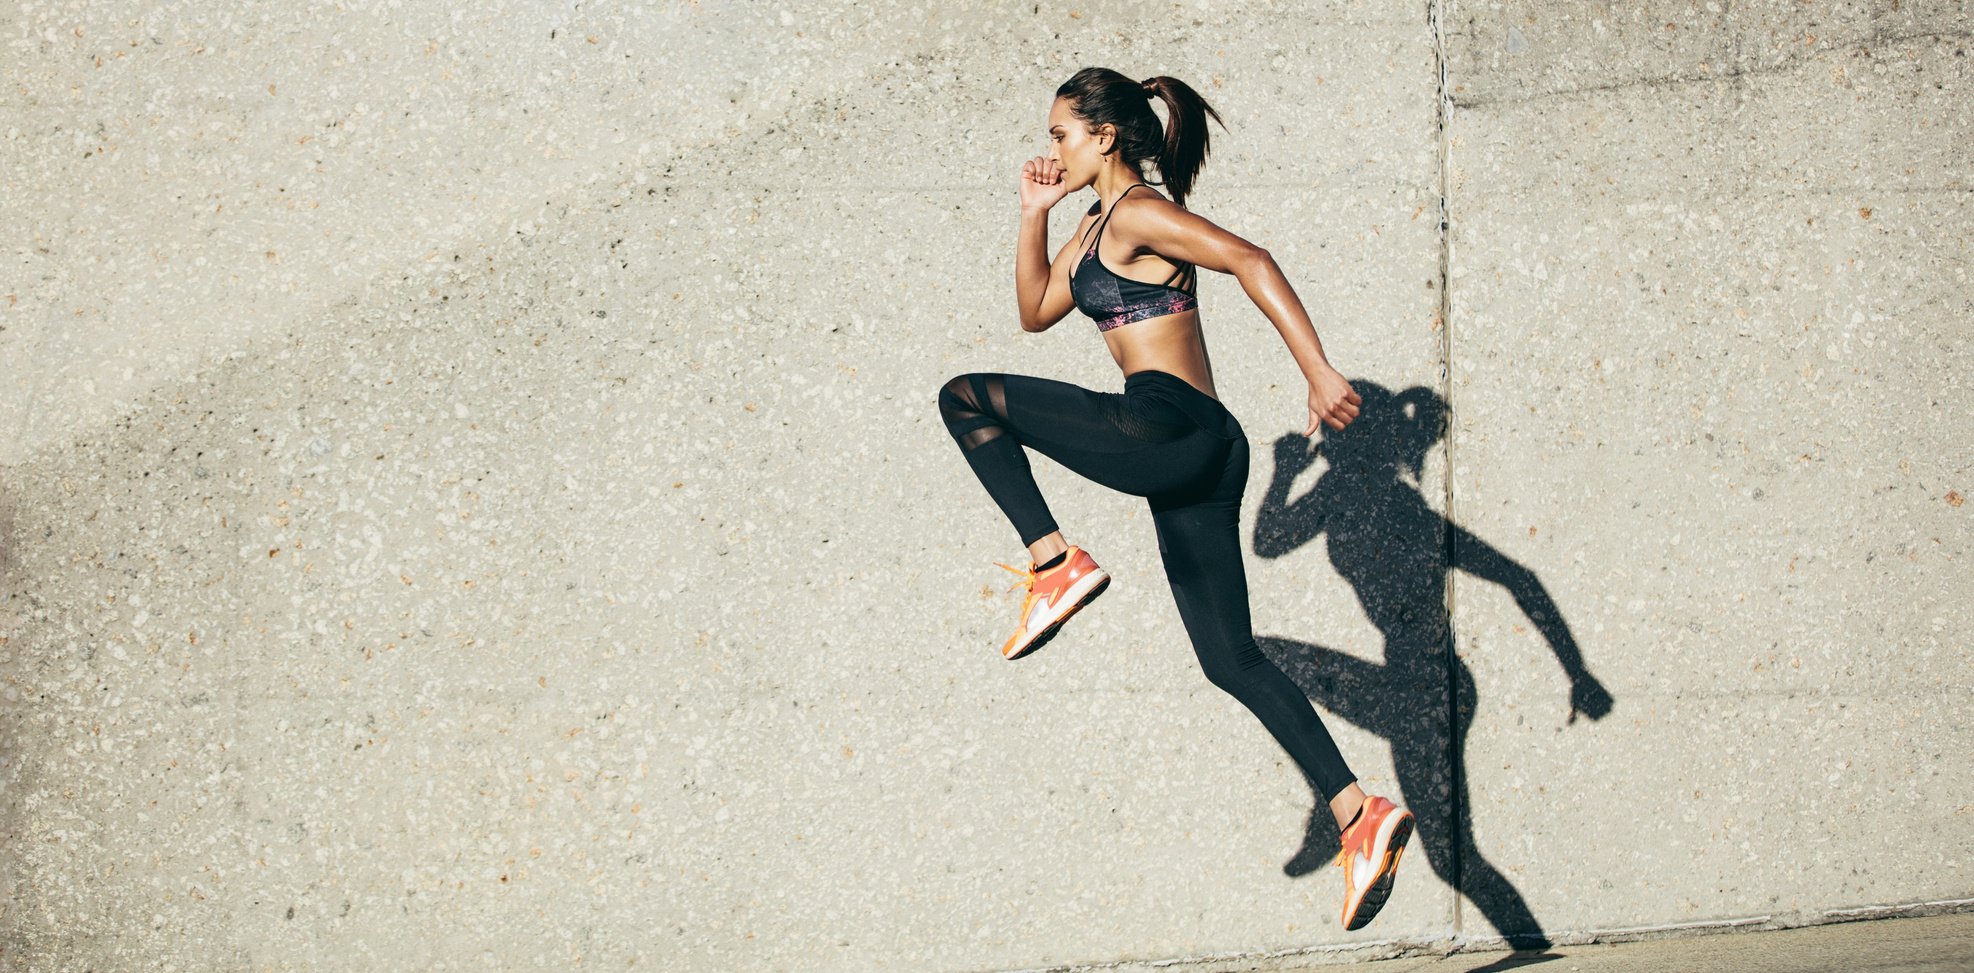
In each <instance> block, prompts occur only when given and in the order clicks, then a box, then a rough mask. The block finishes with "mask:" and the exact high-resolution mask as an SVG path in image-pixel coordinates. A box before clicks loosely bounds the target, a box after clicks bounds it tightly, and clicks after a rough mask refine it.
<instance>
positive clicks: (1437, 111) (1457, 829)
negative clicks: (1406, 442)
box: [1426, 0, 1468, 937]
mask: <svg viewBox="0 0 1974 973" xmlns="http://www.w3.org/2000/svg"><path fill="white" fill-rule="evenodd" d="M1446 3H1447V0H1427V3H1426V26H1427V28H1428V29H1429V30H1430V31H1431V33H1432V44H1433V67H1434V69H1435V70H1436V72H1437V74H1438V78H1437V79H1436V85H1437V89H1436V92H1435V94H1436V97H1435V98H1434V102H1435V105H1434V121H1435V123H1436V126H1437V129H1438V136H1439V154H1438V156H1437V165H1438V172H1437V173H1436V175H1437V177H1438V182H1439V341H1440V345H1439V350H1440V368H1441V372H1440V390H1439V395H1440V401H1441V402H1442V403H1443V404H1444V406H1445V408H1444V410H1443V411H1442V412H1441V413H1440V414H1441V416H1442V417H1443V421H1444V422H1445V423H1446V426H1445V428H1444V430H1443V433H1444V435H1445V437H1446V468H1445V470H1444V471H1443V473H1442V477H1443V482H1442V486H1441V490H1442V496H1441V499H1442V504H1443V507H1444V509H1445V511H1446V513H1445V515H1444V520H1443V521H1442V524H1443V527H1442V533H1441V540H1440V543H1441V545H1442V564H1443V570H1444V571H1445V572H1446V575H1445V576H1446V604H1445V606H1444V610H1445V613H1446V615H1445V617H1446V638H1445V642H1444V648H1443V652H1444V659H1443V662H1444V664H1445V666H1446V767H1447V775H1448V778H1449V780H1450V781H1451V782H1452V792H1453V796H1454V800H1453V801H1452V802H1451V803H1452V822H1451V824H1452V833H1451V834H1449V835H1447V836H1446V840H1447V843H1448V844H1449V845H1451V846H1452V855H1451V856H1450V857H1451V858H1452V873H1453V875H1452V878H1453V909H1452V912H1453V915H1452V920H1453V935H1454V936H1455V937H1458V936H1459V935H1460V933H1461V916H1460V911H1461V910H1460V901H1461V898H1462V892H1461V890H1462V889H1464V888H1465V887H1466V884H1467V883H1466V870H1465V868H1466V863H1465V861H1463V860H1462V856H1461V849H1462V847H1463V846H1464V845H1465V844H1466V842H1465V841H1463V840H1462V839H1461V836H1462V835H1464V834H1466V833H1467V832H1466V828H1467V817H1468V815H1467V808H1466V806H1465V803H1464V801H1463V800H1462V798H1463V797H1464V796H1465V795H1466V793H1467V787H1466V780H1465V776H1466V773H1465V768H1464V767H1463V766H1462V762H1461V759H1460V755H1461V754H1462V753H1463V752H1464V751H1465V746H1464V741H1462V740H1461V739H1460V736H1459V734H1460V687H1459V684H1458V683H1457V682H1456V681H1455V680H1454V678H1453V674H1454V673H1455V672H1456V671H1458V666H1459V664H1460V660H1459V659H1458V658H1457V657H1456V656H1457V646H1456V645H1455V643H1454V632H1453V606H1454V594H1455V591H1454V586H1455V584H1456V582H1457V581H1458V579H1459V576H1460V572H1459V571H1458V570H1456V567H1457V565H1458V561H1457V558H1458V556H1459V551H1458V550H1457V549H1456V547H1455V546H1454V543H1453V525H1454V523H1455V520H1454V511H1453V428H1454V427H1453V299H1452V297H1451V296H1450V294H1449V293H1448V286H1449V285H1450V284H1451V283H1452V274H1451V270H1452V251H1453V239H1452V216H1451V211H1450V209H1449V207H1448V205H1447V198H1446V192H1447V169H1448V168H1449V165H1448V156H1449V142H1448V139H1447V126H1448V124H1449V123H1450V122H1451V121H1452V116H1453V95H1452V91H1451V89H1450V88H1449V87H1448V85H1447V83H1446V82H1447V77H1446V74H1447V72H1446V37H1445V14H1446Z"/></svg>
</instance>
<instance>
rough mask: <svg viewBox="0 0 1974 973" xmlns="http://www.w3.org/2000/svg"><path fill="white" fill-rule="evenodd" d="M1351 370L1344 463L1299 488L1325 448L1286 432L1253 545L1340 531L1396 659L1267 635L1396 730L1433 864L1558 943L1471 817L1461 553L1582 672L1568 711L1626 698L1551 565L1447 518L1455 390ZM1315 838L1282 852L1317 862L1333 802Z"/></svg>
mask: <svg viewBox="0 0 1974 973" xmlns="http://www.w3.org/2000/svg"><path fill="white" fill-rule="evenodd" d="M1351 385H1352V388H1354V389H1355V390H1356V391H1357V393H1358V394H1359V395H1360V396H1362V397H1363V405H1362V411H1361V412H1360V414H1359V415H1358V417H1357V419H1356V420H1354V421H1353V422H1351V424H1350V425H1349V426H1348V427H1347V428H1346V429H1344V430H1343V431H1341V432H1337V431H1334V430H1328V429H1326V430H1325V435H1324V437H1323V439H1322V442H1321V444H1320V448H1321V450H1322V452H1323V453H1324V455H1325V456H1326V457H1327V458H1328V460H1329V469H1328V470H1326V471H1324V472H1323V473H1322V474H1321V476H1320V477H1319V478H1318V479H1317V481H1316V483H1315V485H1314V486H1313V487H1311V488H1310V489H1309V491H1308V492H1307V493H1304V494H1303V495H1302V496H1300V497H1297V498H1294V499H1290V497H1289V490H1290V488H1291V486H1292V484H1293V483H1294V481H1295V478H1296V476H1297V475H1298V474H1300V473H1302V472H1303V471H1304V470H1307V469H1308V468H1309V467H1310V465H1311V464H1312V462H1313V461H1314V450H1312V449H1311V447H1310V441H1309V439H1308V438H1307V437H1304V436H1302V435H1301V434H1299V433H1291V434H1288V435H1284V436H1282V437H1280V438H1278V439H1276V440H1275V443H1274V447H1275V474H1274V480H1273V482H1272V483H1270V484H1269V487H1268V492H1267V494H1266V496H1264V497H1263V499H1262V503H1261V511H1260V513H1259V515H1258V517H1257V519H1256V522H1255V527H1254V550H1255V553H1256V554H1257V555H1259V556H1261V557H1264V558H1277V557H1281V556H1283V555H1285V554H1288V553H1289V552H1291V551H1294V550H1295V549H1297V548H1299V547H1301V546H1302V545H1304V544H1306V543H1309V542H1310V541H1313V540H1315V539H1316V538H1317V537H1318V536H1324V535H1327V537H1328V541H1329V555H1330V563H1331V564H1332V565H1334V566H1335V567H1336V570H1337V572H1338V573H1339V574H1341V575H1343V577H1344V579H1345V580H1346V581H1348V582H1350V586H1351V589H1352V590H1353V591H1355V592H1356V594H1357V600H1358V603H1359V604H1361V605H1362V606H1363V608H1364V613H1365V615H1366V616H1367V617H1368V618H1369V619H1370V620H1371V623H1372V624H1373V625H1376V626H1377V628H1378V631H1379V632H1380V633H1381V634H1382V635H1383V636H1384V658H1385V661H1384V663H1383V664H1382V665H1379V664H1375V663H1370V662H1365V661H1363V660H1361V659H1358V658H1356V657H1355V656H1352V655H1348V654H1345V653H1343V652H1339V651H1337V650H1335V649H1331V648H1328V647H1325V646H1321V645H1316V644H1313V643H1309V642H1302V641H1298V640H1294V639H1286V638H1275V637H1267V636H1260V637H1257V638H1256V641H1257V642H1258V643H1259V644H1260V646H1261V650H1262V651H1263V652H1264V653H1266V654H1267V655H1268V657H1269V658H1270V659H1271V660H1272V661H1274V662H1275V664H1276V665H1278V666H1280V667H1281V669H1282V671H1283V672H1285V673H1288V675H1289V678H1291V679H1293V680H1295V682H1296V685H1297V686H1299V687H1301V689H1302V691H1303V692H1304V693H1306V694H1307V695H1308V696H1309V697H1310V698H1311V699H1312V700H1313V701H1315V703H1316V705H1318V706H1320V707H1322V708H1323V709H1324V710H1326V711H1328V712H1330V713H1334V714H1336V715H1337V716H1340V717H1342V718H1343V719H1346V720H1349V721H1350V722H1352V723H1354V724H1356V725H1357V726H1360V727H1363V728H1364V729H1366V730H1369V731H1371V732H1373V733H1376V734H1378V735H1379V736H1382V737H1384V738H1385V739H1386V740H1389V741H1390V742H1391V747H1392V755H1393V758H1394V759H1393V764H1394V767H1395V768H1396V771H1397V775H1398V787H1399V790H1400V791H1401V792H1402V794H1403V803H1404V804H1405V805H1406V806H1407V807H1408V808H1410V809H1411V811H1412V813H1413V815H1414V816H1415V817H1416V819H1417V820H1418V822H1419V827H1418V832H1417V835H1416V838H1415V840H1416V841H1419V842H1423V843H1424V845H1425V848H1426V857H1427V859H1428V860H1429V861H1430V862H1431V863H1432V869H1433V871H1434V873H1436V874H1437V875H1439V877H1440V878H1441V879H1442V880H1443V881H1445V882H1446V883H1447V884H1448V885H1450V886H1452V887H1453V888H1455V889H1457V890H1459V891H1460V893H1461V894H1463V895H1465V896H1466V897H1467V898H1468V900H1469V901H1471V902H1473V904H1474V905H1475V906H1476V907H1477V908H1479V909H1480V910H1481V913H1482V914H1483V915H1485V916H1486V917H1487V919H1488V921H1489V922H1490V923H1492V924H1493V926H1494V928H1495V929H1496V930H1497V931H1499V932H1500V934H1501V935H1502V936H1503V937H1504V938H1505V939H1507V941H1508V944H1509V946H1510V947H1511V948H1513V949H1517V950H1524V949H1536V950H1541V949H1546V948H1548V946H1549V938H1548V936H1547V935H1546V934H1545V933H1544V932H1543V930H1542V925H1541V923H1539V922H1538V921H1537V920H1536V918H1535V916H1534V914H1533V913H1531V912H1530V911H1529V908H1528V903H1527V902H1525V901H1524V900H1523V899H1522V895H1521V893H1520V892H1519V891H1517V890H1516V889H1515V886H1514V885H1513V884H1512V883H1510V882H1509V881H1508V879H1507V878H1506V877H1505V876H1503V875H1502V874H1501V872H1500V871H1499V870H1498V869H1496V868H1495V867H1494V866H1493V865H1492V864H1490V863H1489V862H1488V861H1487V859H1486V857H1485V856H1483V855H1482V854H1481V853H1480V851H1479V849H1478V848H1476V847H1475V845H1474V840H1473V831H1472V828H1471V826H1470V825H1469V824H1468V822H1467V816H1466V809H1467V807H1468V803H1467V783H1466V780H1467V775H1466V772H1465V769H1466V768H1465V764H1466V755H1465V741H1466V738H1467V729H1468V727H1469V726H1470V725H1471V724H1472V722H1473V714H1474V705H1475V699H1474V680H1473V676H1472V674H1471V673H1470V672H1469V671H1468V670H1467V667H1466V665H1465V664H1464V663H1462V662H1461V661H1460V658H1459V656H1458V655H1457V654H1455V653H1454V652H1453V651H1451V647H1452V641H1451V638H1450V636H1451V626H1450V624H1449V620H1448V618H1447V616H1446V609H1445V604H1446V602H1445V593H1446V577H1447V570H1448V568H1449V567H1452V568H1457V569H1459V570H1462V571H1466V572H1468V573H1469V574H1472V575H1474V576H1475V577H1478V578H1481V579H1483V580H1486V581H1492V582H1494V583H1496V584H1499V585H1501V586H1502V587H1503V588H1505V589H1507V591H1508V592H1509V593H1510V594H1511V595H1512V596H1513V597H1514V599H1515V603H1516V605H1518V606H1519V607H1520V608H1521V610H1522V611H1523V613H1525V614H1526V615H1527V616H1528V617H1529V619H1530V620H1531V621H1532V622H1534V624H1535V626H1536V628H1537V629H1538V630H1539V631H1540V632H1541V633H1542V635H1543V637H1544V638H1545V639H1547V640H1548V642H1549V645H1550V647H1551V649H1552V650H1554V652H1555V653H1556V658H1557V660H1558V661H1559V662H1560V663H1561V664H1562V667H1563V670H1564V671H1565V672H1566V673H1568V675H1569V678H1570V685H1571V689H1570V712H1569V718H1568V721H1569V722H1572V723H1573V722H1575V721H1576V716H1577V714H1578V713H1583V714H1585V715H1587V716H1589V717H1590V718H1591V719H1601V718H1602V717H1603V716H1604V715H1605V714H1607V713H1609V712H1610V710H1611V698H1610V696H1609V694H1607V693H1606V692H1605V691H1604V687H1603V686H1602V685H1600V684H1599V683H1598V682H1597V679H1596V677H1594V676H1592V675H1591V674H1590V672H1589V670H1588V669H1586V668H1585V667H1584V664H1583V657H1582V654H1581V653H1580V652H1579V651H1578V650H1577V645H1576V639H1575V638H1574V637H1572V636H1571V634H1570V630H1569V626H1568V625H1566V624H1565V623H1564V621H1563V616H1562V613H1561V612H1560V611H1558V610H1557V608H1556V604H1555V602H1554V601H1553V600H1551V599H1550V597H1549V594H1548V592H1547V591H1546V590H1545V589H1544V588H1543V585H1542V582H1541V580H1540V579H1538V578H1537V577H1536V576H1535V574H1534V573H1533V572H1531V571H1529V570H1528V569H1527V568H1525V567H1523V566H1521V565H1520V564H1517V563H1516V562H1515V561H1514V560H1512V559H1510V558H1508V557H1507V556H1505V555H1503V554H1502V553H1501V552H1500V551H1498V550H1496V549H1494V548H1493V547H1492V546H1490V545H1488V544H1487V543H1486V542H1485V541H1483V540H1481V539H1480V538H1479V537H1476V536H1474V535H1473V534H1472V533H1469V532H1468V531H1466V530H1464V529H1463V528H1461V527H1460V526H1459V525H1457V524H1451V523H1449V522H1447V520H1446V519H1445V518H1444V517H1441V516H1440V515H1439V513H1438V512H1436V511H1434V510H1433V509H1432V508H1431V507H1429V506H1427V505H1426V501H1425V498H1424V497H1423V496H1421V495H1420V492H1419V487H1418V481H1419V477H1420V475H1421V470H1422V469H1423V467H1424V464H1425V458H1426V454H1427V452H1428V451H1429V450H1431V448H1432V447H1433V445H1434V444H1435V443H1437V442H1438V441H1439V439H1440V437H1441V436H1442V435H1444V429H1445V420H1446V406H1445V401H1444V400H1443V399H1441V398H1440V397H1439V395H1438V394H1437V393H1435V392H1433V391H1432V390H1430V389H1427V388H1424V387H1417V386H1415V387H1413V388H1410V389H1407V390H1405V391H1404V392H1402V393H1398V394H1393V393H1392V392H1391V391H1390V390H1389V389H1386V388H1384V387H1383V386H1380V385H1378V384H1377V383H1375V382H1371V381H1367V380H1357V381H1353V382H1352V383H1351ZM1449 535H1450V537H1451V541H1452V543H1451V549H1452V551H1453V560H1452V563H1451V565H1449V564H1448V563H1447V556H1446V555H1447V551H1448V547H1449V545H1448V538H1449ZM1449 688H1450V689H1451V690H1452V692H1453V698H1452V699H1450V700H1449V699H1448V697H1447V692H1448V689H1449ZM1318 803H1319V804H1320V803H1321V802H1318ZM1317 812H1319V813H1317ZM1304 842H1305V843H1304V845H1303V848H1302V850H1300V851H1298V852H1297V853H1296V855H1295V857H1294V858H1292V859H1290V860H1289V862H1287V863H1286V864H1284V865H1283V871H1285V872H1287V873H1288V874H1290V875H1303V874H1307V873H1309V872H1311V871H1314V870H1316V869H1317V868H1319V867H1321V866H1322V865H1324V864H1326V863H1327V862H1328V861H1329V860H1330V858H1331V857H1332V856H1333V855H1334V854H1335V851H1334V849H1335V848H1336V847H1337V835H1336V824H1335V821H1334V820H1333V819H1332V818H1331V817H1330V815H1329V813H1328V809H1327V808H1324V807H1318V808H1317V809H1316V812H1313V813H1312V814H1311V815H1310V823H1309V832H1308V834H1307V836H1306V837H1305V839H1304ZM1321 849H1328V850H1321Z"/></svg>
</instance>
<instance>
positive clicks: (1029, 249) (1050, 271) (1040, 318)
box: [1014, 157, 1076, 333]
mask: <svg viewBox="0 0 1974 973" xmlns="http://www.w3.org/2000/svg"><path fill="white" fill-rule="evenodd" d="M1020 186H1021V235H1020V237H1019V238H1017V239H1016V241H1015V250H1014V299H1015V306H1016V307H1017V308H1019V309H1020V311H1021V330H1023V331H1027V332H1031V333H1032V332H1037V331H1047V330H1049V329H1050V328H1051V327H1054V326H1055V323H1056V322H1057V321H1060V320H1062V319H1063V316H1064V315H1066V314H1068V313H1069V310H1070V308H1072V307H1075V306H1076V303H1075V301H1074V300H1073V299H1072V298H1071V297H1070V296H1069V274H1068V269H1069V261H1066V260H1063V259H1061V258H1062V256H1063V255H1064V254H1065V253H1067V252H1068V250H1069V247H1070V243H1068V242H1065V243H1063V245H1062V250H1061V251H1059V252H1057V254H1056V258H1057V259H1055V260H1050V259H1049V209H1050V207H1052V206H1054V205H1055V204H1056V203H1057V202H1059V201H1061V199H1062V197H1063V188H1062V173H1061V172H1060V171H1059V170H1057V169H1056V167H1055V165H1054V164H1053V163H1051V162H1050V161H1049V160H1048V159H1046V158H1041V157H1037V158H1034V159H1030V160H1029V161H1028V162H1027V163H1026V164H1024V165H1023V166H1022V167H1021V183H1020Z"/></svg>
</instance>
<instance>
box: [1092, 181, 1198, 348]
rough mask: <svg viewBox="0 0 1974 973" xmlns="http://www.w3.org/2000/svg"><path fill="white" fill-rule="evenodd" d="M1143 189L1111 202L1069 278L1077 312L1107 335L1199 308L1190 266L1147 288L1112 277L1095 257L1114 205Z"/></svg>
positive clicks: (1182, 266) (1183, 265) (1126, 192)
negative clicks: (1114, 331)
mask: <svg viewBox="0 0 1974 973" xmlns="http://www.w3.org/2000/svg"><path fill="white" fill-rule="evenodd" d="M1142 185H1145V184H1144V183H1134V184H1132V185H1131V186H1130V187H1129V188H1127V189H1125V190H1124V192H1121V193H1118V194H1117V199H1114V200H1112V201H1111V203H1110V213H1105V214H1104V216H1103V219H1101V220H1098V221H1097V231H1096V233H1095V234H1094V235H1093V239H1091V241H1090V249H1088V250H1086V251H1084V252H1083V258H1082V259H1081V260H1079V261H1077V263H1076V267H1075V268H1074V271H1075V272H1074V273H1072V274H1070V275H1069V296H1070V298H1071V299H1072V300H1074V301H1075V302H1076V308H1077V310H1079V311H1082V312H1083V313H1084V314H1087V315H1089V316H1090V317H1091V318H1092V319H1094V320H1095V321H1096V322H1097V330H1098V331H1109V330H1110V329H1112V328H1115V327H1118V326H1120V325H1126V324H1130V323H1131V322H1133V321H1143V320H1145V319H1146V318H1155V317H1158V316H1160V315H1164V314H1177V313H1179V312H1180V311H1190V310H1192V309H1193V308H1196V307H1198V306H1199V301H1198V299H1197V297H1196V294H1197V291H1198V287H1199V276H1198V274H1196V273H1195V272H1194V268H1193V265H1192V264H1188V263H1180V264H1179V265H1178V269H1177V270H1175V271H1173V272H1172V276H1170V277H1167V278H1166V279H1165V283H1163V284H1147V283H1145V282H1144V281H1141V280H1132V279H1131V278H1129V277H1124V276H1121V275H1119V274H1116V273H1113V272H1112V271H1111V269H1110V268H1109V267H1106V266H1104V262H1103V258H1102V257H1099V256H1097V243H1098V242H1099V241H1101V240H1102V239H1103V235H1104V224H1106V223H1109V222H1110V215H1111V213H1115V212H1117V204H1118V203H1119V202H1122V201H1123V199H1124V197H1125V196H1127V195H1129V194H1130V192H1131V190H1132V189H1136V188H1138V187H1139V186H1142ZM1102 206H1103V201H1102V200H1098V201H1097V203H1096V205H1094V206H1092V207H1091V209H1090V211H1091V212H1092V213H1094V212H1097V211H1098V209H1100V208H1101V207H1102ZM1091 264H1094V265H1095V269H1091V268H1090V267H1089V265H1091ZM1182 279H1183V280H1182ZM1175 280H1178V281H1181V286H1179V287H1174V286H1172V282H1173V281H1175Z"/></svg>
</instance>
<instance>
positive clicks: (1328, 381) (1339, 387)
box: [1302, 365, 1364, 436]
mask: <svg viewBox="0 0 1974 973" xmlns="http://www.w3.org/2000/svg"><path fill="white" fill-rule="evenodd" d="M1363 404H1364V399H1363V398H1362V397H1360V396H1359V395H1358V394H1357V393H1356V392H1354V391H1352V390H1351V388H1350V382H1349V380H1347V379H1345V378H1344V377H1343V376H1342V375H1341V374H1339V373H1338V372H1337V370H1336V369H1334V368H1330V367H1329V366H1327V365H1325V366H1324V367H1323V370H1322V371H1321V372H1320V373H1318V374H1317V375H1316V377H1315V378H1312V379H1310V380H1309V428H1307V429H1304V430H1303V431H1302V434H1303V435H1305V436H1314V435H1315V434H1316V427H1317V426H1319V425H1324V426H1329V427H1330V428H1331V429H1342V428H1343V427H1345V426H1347V425H1350V420H1352V419H1355V418H1357V410H1358V408H1359V407H1361V406H1362V405H1363Z"/></svg>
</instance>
